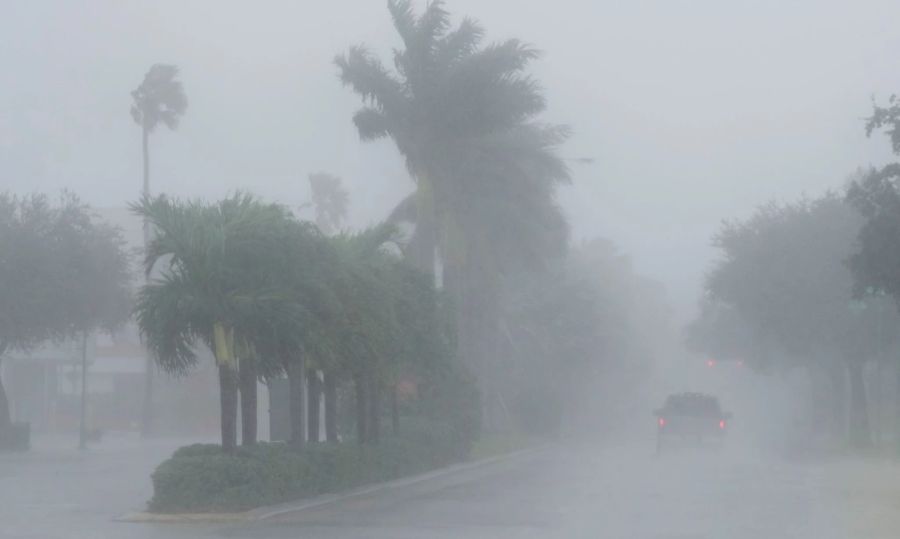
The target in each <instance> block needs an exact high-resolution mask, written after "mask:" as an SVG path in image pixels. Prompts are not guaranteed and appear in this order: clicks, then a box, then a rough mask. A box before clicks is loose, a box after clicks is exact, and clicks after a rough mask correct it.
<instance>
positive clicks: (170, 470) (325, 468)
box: [149, 421, 468, 513]
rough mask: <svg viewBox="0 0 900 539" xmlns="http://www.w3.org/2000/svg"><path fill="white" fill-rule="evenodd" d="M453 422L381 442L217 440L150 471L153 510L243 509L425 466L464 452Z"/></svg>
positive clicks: (417, 426) (409, 429) (415, 427)
mask: <svg viewBox="0 0 900 539" xmlns="http://www.w3.org/2000/svg"><path fill="white" fill-rule="evenodd" d="M467 454H468V444H464V445H463V444H461V442H460V440H459V439H458V438H456V436H455V433H454V429H453V428H451V427H449V426H447V425H442V424H440V423H434V422H421V421H409V422H408V423H406V424H405V425H404V430H403V434H401V435H400V436H391V437H386V438H384V439H383V440H382V441H381V443H380V444H379V445H378V446H359V445H356V444H316V445H310V446H306V447H305V448H304V449H302V450H296V449H294V448H292V447H290V446H289V445H287V444H285V443H280V442H275V443H259V444H256V445H255V446H251V447H242V448H239V449H238V450H237V452H236V453H235V454H233V455H227V454H225V453H223V452H222V449H221V447H220V446H218V445H211V444H197V445H192V446H187V447H183V448H181V449H178V450H177V451H175V453H174V454H173V455H172V457H171V458H170V459H169V460H167V461H165V462H163V463H162V464H160V465H159V467H158V468H157V469H156V471H155V472H154V474H153V489H154V495H153V499H152V500H150V504H149V508H150V510H151V511H154V512H169V513H185V512H194V513H199V512H226V511H244V510H248V509H252V508H254V507H260V506H263V505H271V504H276V503H281V502H286V501H290V500H295V499H298V498H303V497H308V496H314V495H317V494H323V493H329V492H336V491H339V490H344V489H347V488H352V487H355V486H360V485H364V484H367V483H372V482H377V481H386V480H390V479H396V478H399V477H402V476H407V475H413V474H417V473H422V472H425V471H428V470H431V469H434V468H436V467H440V466H445V465H448V464H451V463H453V462H456V461H459V460H462V459H464V458H465V457H466V456H467Z"/></svg>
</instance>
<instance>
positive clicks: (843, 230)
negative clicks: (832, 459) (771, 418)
mask: <svg viewBox="0 0 900 539" xmlns="http://www.w3.org/2000/svg"><path fill="white" fill-rule="evenodd" d="M898 122H900V108H898V104H897V102H896V99H895V98H891V100H890V103H889V106H888V107H886V108H882V107H877V106H876V108H875V111H874V114H873V116H872V117H871V118H870V119H869V121H868V122H867V126H866V131H867V133H868V134H871V133H872V132H873V131H874V130H876V129H879V128H885V130H886V132H887V133H888V135H889V137H890V139H891V142H892V145H893V148H894V151H895V152H900V139H898V136H900V135H898ZM898 180H900V165H898V164H896V163H892V164H889V165H886V166H884V167H882V168H880V169H874V168H872V169H868V170H862V171H860V172H859V173H857V174H856V175H855V176H854V177H853V178H851V180H850V182H849V183H848V186H847V188H846V190H845V193H843V194H841V193H834V192H830V193H826V194H825V195H823V196H821V197H818V198H813V199H808V198H805V199H802V200H800V201H798V202H795V203H776V202H770V203H767V204H765V205H763V206H760V207H759V208H758V209H757V210H756V212H755V213H754V214H753V215H752V216H751V217H750V218H749V219H746V220H742V221H740V220H739V221H728V222H726V223H724V224H723V226H722V227H721V229H720V231H719V232H718V234H717V235H716V236H715V238H714V240H713V244H714V245H715V247H717V248H718V249H719V251H720V252H721V258H720V260H719V261H718V262H717V263H716V264H715V265H714V266H713V268H712V270H711V271H710V273H709V275H708V278H707V281H706V292H705V296H704V299H703V301H702V303H701V312H700V316H699V317H698V319H697V320H696V321H695V322H694V323H693V324H692V325H691V326H690V327H689V328H688V335H687V338H688V344H689V345H691V346H692V347H693V348H694V349H695V350H698V351H702V352H704V353H707V354H711V355H713V356H714V357H719V358H723V359H738V358H740V359H742V360H744V361H746V362H748V363H749V365H750V366H752V367H755V368H757V369H760V370H763V371H770V372H771V371H778V370H786V369H791V368H795V367H796V368H803V369H805V370H806V371H807V372H808V374H809V379H810V387H811V388H812V398H813V403H812V409H813V411H814V412H813V413H814V416H815V417H814V418H813V420H814V424H815V425H816V428H818V429H823V430H826V431H828V432H831V433H832V435H833V437H834V438H835V439H837V440H843V439H844V437H845V436H846V439H847V440H849V442H850V444H851V445H852V446H853V447H857V448H867V447H870V446H871V445H872V435H871V424H870V420H869V417H868V410H869V403H868V399H867V391H866V384H865V379H864V367H865V366H866V365H867V364H876V365H878V364H881V365H885V364H891V365H894V366H895V368H900V365H898V360H897V358H898V357H900V339H898V331H897V328H898V327H900V316H898V312H897V308H896V306H897V305H898V300H900V190H898V189H900V184H898ZM898 383H900V378H898Z"/></svg>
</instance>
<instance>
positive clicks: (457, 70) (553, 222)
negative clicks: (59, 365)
mask: <svg viewBox="0 0 900 539" xmlns="http://www.w3.org/2000/svg"><path fill="white" fill-rule="evenodd" d="M388 7H389V10H390V13H391V16H392V18H393V22H394V26H395V28H396V30H397V32H398V33H399V34H400V37H401V38H402V40H403V43H404V49H402V50H399V51H396V52H395V54H394V65H395V66H396V72H391V71H389V70H388V69H387V68H385V67H384V65H383V64H382V63H381V62H380V61H379V60H378V59H377V58H376V57H374V56H373V55H372V54H371V53H370V52H369V51H368V50H367V49H366V48H364V47H362V46H355V47H352V48H351V49H350V50H349V51H348V52H347V53H346V54H344V55H341V56H338V57H337V58H336V60H335V62H336V64H337V66H338V68H339V71H340V78H341V81H342V82H343V83H344V84H345V85H347V86H350V87H351V88H352V89H353V90H354V91H355V92H356V93H357V94H358V95H359V96H360V97H361V98H362V100H363V103H364V106H363V107H362V108H361V109H360V110H359V111H357V112H356V114H355V115H354V117H353V121H354V123H355V124H356V127H357V130H358V132H359V135H360V137H361V138H362V139H363V140H375V139H380V138H385V137H389V138H391V139H392V140H393V141H394V142H395V144H396V146H397V149H398V150H399V151H400V153H401V154H402V155H403V156H404V158H405V159H406V165H407V168H408V170H409V172H410V174H411V176H412V178H413V180H414V181H415V183H416V191H415V193H414V194H413V195H412V198H411V199H408V200H407V201H404V203H401V206H400V207H398V210H397V211H396V212H395V214H394V216H393V217H394V218H395V219H407V220H414V221H415V224H416V229H415V233H414V236H413V238H412V240H411V245H410V248H409V256H410V257H411V258H412V259H413V260H414V262H415V264H416V265H417V267H419V268H420V269H422V270H425V271H428V272H430V273H431V272H433V271H434V264H435V256H436V253H437V254H438V255H439V256H440V260H441V262H442V264H443V269H444V272H443V275H444V286H445V288H447V289H448V291H449V292H450V295H451V296H452V297H453V298H454V300H455V302H456V304H457V307H458V312H459V315H458V317H459V323H458V324H457V326H458V331H459V333H460V335H459V341H460V352H461V354H462V356H463V358H464V359H465V360H467V361H468V362H469V363H470V366H472V367H473V368H474V369H475V370H476V372H479V371H482V369H483V367H484V366H483V363H484V362H485V361H486V360H487V358H488V357H489V356H490V351H489V349H490V348H491V344H490V341H491V339H493V337H494V335H493V334H495V333H496V331H495V329H494V327H495V326H496V323H495V322H496V319H497V316H499V314H498V313H499V311H498V309H497V307H496V303H497V301H498V300H497V295H498V290H499V284H498V283H499V281H500V280H501V279H502V273H503V272H504V271H507V270H510V269H513V268H517V267H520V266H523V265H526V266H527V265H532V264H539V263H541V262H542V261H543V260H544V259H546V258H547V257H548V256H551V255H553V254H554V253H558V252H560V251H562V250H563V249H564V248H565V244H566V238H567V226H566V223H565V219H564V218H563V216H562V214H561V212H560V210H559V208H558V207H557V206H556V204H555V201H554V189H555V186H556V185H558V184H559V183H560V182H565V181H567V180H568V171H567V168H566V166H565V164H564V163H563V161H562V160H561V159H560V158H559V157H558V156H557V155H556V147H557V146H558V145H559V144H561V143H562V142H563V141H564V140H565V139H566V137H567V136H568V130H567V129H566V128H564V127H558V126H545V125H540V124H538V123H536V122H535V119H536V117H537V115H538V114H540V113H541V112H542V111H543V110H544V108H545V101H544V97H543V95H542V92H541V90H540V87H539V86H538V84H537V82H536V81H535V80H534V79H533V78H532V77H530V76H529V75H528V74H527V73H526V69H527V68H528V66H529V65H530V63H531V62H532V61H533V60H534V59H536V58H537V57H538V52H537V51H536V50H535V49H534V48H532V47H530V46H528V45H526V44H524V43H522V42H520V41H518V40H515V39H511V40H507V41H504V42H501V43H495V44H491V45H487V46H483V45H482V41H483V38H484V30H483V29H482V28H481V26H479V25H478V24H477V23H476V22H474V21H473V20H471V19H464V20H463V21H462V22H461V23H460V24H459V26H457V27H455V28H451V25H450V20H449V14H448V13H447V12H446V11H445V10H444V3H443V2H441V1H440V0H435V1H433V2H430V3H429V4H428V6H427V8H426V9H425V11H424V12H423V13H422V14H421V15H419V16H417V15H416V14H415V12H414V11H413V9H412V3H411V2H410V1H409V0H391V1H390V2H389V3H388ZM476 343H479V344H476ZM479 356H482V357H479ZM479 374H480V378H481V379H482V382H483V383H484V378H485V374H484V373H483V372H479ZM483 389H484V388H483Z"/></svg>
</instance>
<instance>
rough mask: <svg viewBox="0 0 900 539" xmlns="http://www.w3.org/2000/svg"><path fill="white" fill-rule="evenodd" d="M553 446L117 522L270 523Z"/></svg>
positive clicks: (124, 517) (139, 515) (143, 514)
mask: <svg viewBox="0 0 900 539" xmlns="http://www.w3.org/2000/svg"><path fill="white" fill-rule="evenodd" d="M548 445H549V444H542V445H538V446H535V447H529V448H528V449H520V450H518V451H513V452H511V453H504V454H502V455H496V456H493V457H488V458H484V459H480V460H476V461H471V462H461V463H459V464H453V465H451V466H447V467H445V468H438V469H437V470H432V471H430V472H425V473H422V474H419V475H413V476H409V477H402V478H400V479H394V480H391V481H386V482H383V483H374V484H371V485H366V486H362V487H358V488H355V489H352V490H348V491H344V492H340V493H334V494H322V495H320V496H315V497H312V498H304V499H302V500H297V501H294V502H287V503H283V504H278V505H270V506H265V507H257V508H256V509H251V510H249V511H243V512H240V513H147V512H137V513H128V514H125V515H122V516H120V517H117V518H115V519H113V520H114V521H116V522H132V523H134V522H144V523H147V522H151V523H182V524H183V523H205V524H208V523H227V522H255V521H260V520H267V519H270V518H275V517H278V516H281V515H286V514H289V513H297V512H300V511H306V510H308V509H313V508H316V507H322V506H324V505H328V504H332V503H336V502H339V501H342V500H347V499H351V498H358V497H361V496H367V495H369V494H374V493H376V492H380V491H384V490H392V489H397V488H403V487H408V486H410V485H415V484H417V483H422V482H424V481H429V480H431V479H438V478H441V477H446V476H449V475H453V474H456V473H461V472H466V471H469V470H474V469H477V468H481V467H483V466H489V465H491V464H495V463H500V462H505V461H511V460H515V459H517V458H521V457H525V456H528V455H532V454H535V453H537V452H539V451H542V450H544V449H546V448H547V446H548Z"/></svg>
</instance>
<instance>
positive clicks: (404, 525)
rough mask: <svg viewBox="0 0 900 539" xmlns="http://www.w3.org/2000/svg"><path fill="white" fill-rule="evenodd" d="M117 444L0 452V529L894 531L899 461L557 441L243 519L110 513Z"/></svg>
mask: <svg viewBox="0 0 900 539" xmlns="http://www.w3.org/2000/svg"><path fill="white" fill-rule="evenodd" d="M163 449H164V448H163V447H161V446H160V447H157V452H158V453H162V452H163ZM142 452H143V453H148V452H147V451H146V449H142ZM127 455H128V452H127V451H123V452H119V453H116V452H110V453H109V454H107V455H105V456H106V457H107V458H106V459H97V461H96V463H95V464H90V463H91V462H92V459H91V458H87V457H85V458H82V460H81V461H80V466H81V468H80V472H79V473H77V474H76V473H74V472H72V471H71V470H70V468H72V462H68V463H67V464H65V465H61V466H54V465H53V464H51V463H52V462H53V461H54V458H50V456H47V457H45V458H43V459H36V458H25V457H20V458H19V459H18V460H17V461H14V460H10V459H8V458H5V457H4V458H3V459H0V537H29V538H32V537H33V538H38V537H40V538H46V539H55V538H57V537H59V538H63V537H65V538H81V537H85V538H87V537H91V538H95V537H111V538H112V537H115V538H119V537H121V538H148V539H149V538H154V539H156V538H169V537H171V538H188V537H198V538H207V537H232V538H242V537H246V538H251V539H257V538H258V539H264V538H293V537H297V538H304V539H316V538H322V539H342V538H365V539H381V538H385V539H387V538H391V539H404V538H416V539H430V538H435V539H436V538H451V537H452V538H462V537H464V538H467V539H468V538H519V537H521V538H532V537H534V538H545V537H546V538H568V537H572V538H582V537H583V538H628V539H632V538H637V539H643V538H647V539H651V538H652V539H699V538H709V539H730V538H735V539H744V538H747V539H749V538H753V539H771V538H799V539H831V538H834V539H855V538H860V539H863V538H873V539H874V538H884V539H888V538H891V539H894V538H896V537H900V511H897V508H898V507H900V465H897V464H895V463H892V462H884V461H871V460H861V459H829V460H820V461H815V462H805V463H800V462H792V461H788V460H785V459H783V458H780V457H775V456H772V455H770V454H767V453H765V452H762V451H751V450H744V449H741V447H740V446H738V445H736V444H732V445H731V446H730V447H726V448H725V449H724V450H721V451H714V450H711V449H699V450H698V449H690V448H685V449H682V450H675V451H672V452H670V453H668V454H664V455H662V456H661V457H656V456H654V455H653V453H652V444H649V443H647V444H645V443H629V444H623V445H620V446H615V447H609V446H605V447H604V446H600V445H597V444H589V443H577V444H566V445H561V446H555V447H553V448H549V449H547V450H544V451H542V452H540V453H537V454H533V455H530V456H528V457H525V458H519V459H515V460H513V461H509V462H504V463H501V464H497V465H491V466H485V467H482V468H478V469H475V470H470V471H466V472H463V473H460V474H457V475H453V476H450V477H444V478H440V479H436V480H430V481H425V482H422V483H418V484H416V485H413V486H409V487H405V488H400V489H394V490H391V491H387V492H385V491H382V492H379V493H377V494H373V495H369V496H363V497H357V498H353V499H349V500H345V501H342V502H337V503H333V504H329V505H325V506H321V507H318V508H315V509H310V510H306V511H302V512H298V513H293V514H286V515H282V516H280V517H277V518H275V519H272V520H270V521H266V522H258V523H254V524H252V525H224V524H217V525H171V524H168V525H165V524H133V523H117V522H111V521H110V518H111V517H113V516H115V515H117V514H121V513H122V512H125V511H126V510H128V509H140V501H141V500H143V499H144V498H145V497H146V495H147V494H148V491H149V484H145V483H141V480H140V476H141V475H142V474H145V473H146V470H145V469H142V468H144V467H147V466H149V464H148V463H149V462H150V461H151V460H152V458H151V455H150V454H149V453H148V454H147V455H146V458H144V459H143V460H141V459H138V458H131V457H128V456H127ZM163 456H164V455H163ZM102 460H105V462H106V463H105V464H101V461H102ZM15 464H18V465H17V466H14V465H15ZM92 466H96V469H93V470H92ZM96 474H101V475H96ZM94 477H96V478H94ZM144 477H146V475H144ZM92 479H93V481H92ZM128 481H133V482H134V483H133V484H131V485H130V486H129V485H128V484H127V482H128ZM144 481H146V479H144ZM79 485H80V487H81V488H80V490H81V491H82V492H83V495H82V496H79V494H78V492H79V488H78V487H79ZM52 492H57V494H56V495H51V493H52ZM126 492H128V493H130V494H127V495H126V494H125V493H126ZM104 500H105V501H104Z"/></svg>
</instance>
